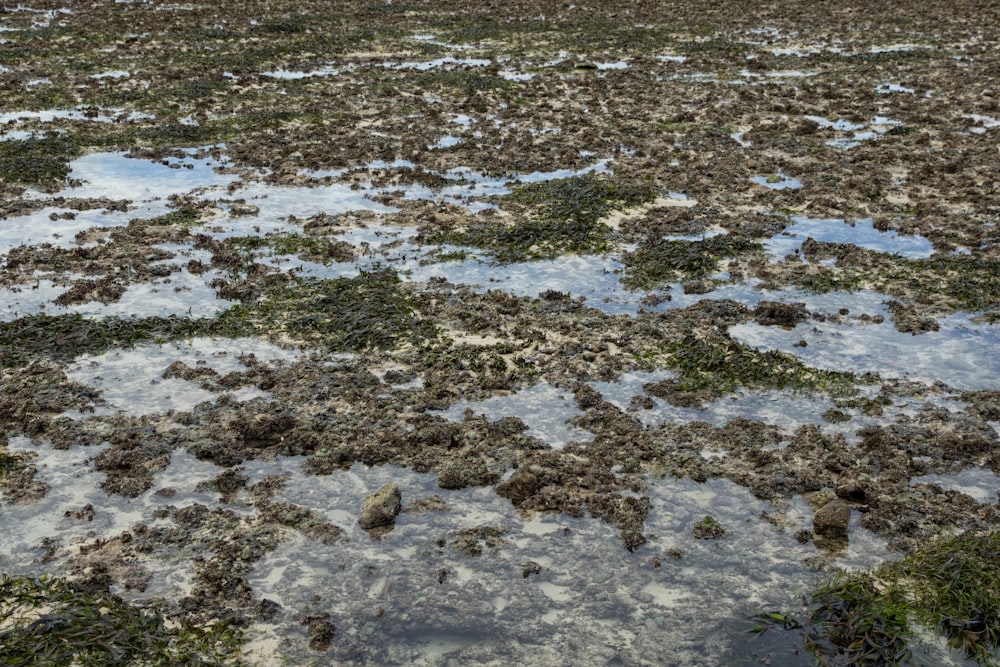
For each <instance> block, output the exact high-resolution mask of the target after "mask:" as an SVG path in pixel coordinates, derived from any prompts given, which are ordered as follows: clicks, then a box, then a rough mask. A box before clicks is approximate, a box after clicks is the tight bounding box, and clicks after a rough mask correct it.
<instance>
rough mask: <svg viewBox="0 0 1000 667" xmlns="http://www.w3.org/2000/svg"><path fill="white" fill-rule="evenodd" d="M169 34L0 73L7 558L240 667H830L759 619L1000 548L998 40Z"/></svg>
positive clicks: (619, 31)
mask: <svg viewBox="0 0 1000 667" xmlns="http://www.w3.org/2000/svg"><path fill="white" fill-rule="evenodd" d="M132 4H134V5H135V6H134V7H133V6H132ZM148 4H149V3H130V4H129V6H130V9H129V10H128V11H129V12H131V13H134V14H135V15H136V16H137V17H139V16H141V17H142V18H143V19H144V20H148V21H149V22H150V23H149V25H146V26H144V27H143V30H146V29H147V28H148V30H149V31H151V32H141V33H139V34H138V35H137V36H131V37H128V41H124V42H121V43H119V42H120V41H121V40H119V39H118V37H114V38H112V37H111V36H108V40H110V41H107V40H106V41H107V44H108V47H107V49H106V50H102V51H100V53H101V54H103V55H102V56H101V58H100V62H91V61H90V60H86V59H81V60H80V63H81V64H80V66H79V67H78V68H77V69H78V70H79V71H77V69H73V68H70V69H69V70H65V71H64V69H62V65H58V63H57V61H58V57H57V56H54V55H49V56H45V58H43V59H42V60H40V61H39V62H43V61H44V63H46V65H45V67H50V68H52V70H53V71H42V70H43V69H44V68H42V67H41V66H39V67H35V66H32V65H30V63H29V64H21V65H18V64H16V63H15V62H13V61H11V63H10V64H9V65H8V64H7V61H4V62H5V64H4V66H3V67H0V76H2V77H4V78H5V81H6V80H7V79H10V81H11V82H13V81H15V80H16V84H17V85H16V86H14V87H12V90H13V89H16V90H18V91H21V92H19V93H17V96H16V99H15V100H14V101H13V102H12V104H13V106H12V107H11V110H9V111H8V110H6V109H5V112H4V113H3V114H0V139H2V141H0V170H2V172H3V177H4V178H3V183H2V186H3V193H4V200H3V203H4V208H3V209H2V211H0V265H2V267H3V273H2V278H0V326H2V327H3V333H2V339H0V425H2V427H3V436H0V437H2V439H0V444H2V445H3V446H2V448H0V492H2V493H3V496H2V498H3V499H2V501H0V526H2V528H3V530H0V567H2V569H3V571H4V572H5V573H7V574H11V575H22V574H28V575H40V574H43V573H51V574H53V575H56V576H64V577H68V578H69V579H71V580H73V581H75V582H77V583H78V584H79V585H80V586H81V587H83V588H85V589H86V590H90V591H101V592H107V593H111V594H114V595H118V596H121V597H122V598H124V599H126V600H129V601H134V602H137V603H141V604H142V605H147V606H149V607H150V608H152V609H155V610H157V611H159V612H161V613H164V614H166V615H167V617H169V618H183V619H186V620H189V621H192V622H195V623H197V624H201V625H211V624H213V623H217V622H219V621H227V622H233V623H234V624H235V625H237V626H239V627H241V628H242V629H243V631H244V644H243V649H242V651H243V657H244V659H245V660H246V661H247V662H249V663H250V664H261V665H264V664H273V663H275V662H278V661H285V662H288V663H296V664H299V663H302V664H310V663H315V664H334V663H336V664H428V665H447V664H472V663H475V664H510V663H511V662H514V661H522V662H529V663H531V664H553V665H555V664H568V663H572V664H588V665H589V664H594V665H614V664H625V665H633V664H634V665H645V664H678V665H698V664H757V663H759V662H766V661H769V660H770V661H773V663H774V664H777V663H778V662H782V664H811V661H812V659H813V658H812V655H811V654H809V653H808V652H807V651H805V647H804V644H803V637H802V635H801V633H799V634H796V633H794V632H793V633H791V634H789V635H788V636H787V637H785V636H784V635H781V637H785V639H776V637H777V636H778V635H776V634H775V633H773V632H772V633H765V634H764V635H763V637H764V638H763V639H762V638H759V637H757V638H756V639H755V637H756V635H750V634H747V630H749V629H751V628H752V624H751V623H749V622H748V621H747V619H748V618H749V617H750V616H752V615H754V614H757V613H759V612H762V611H765V610H781V611H782V612H783V613H784V612H789V613H793V614H797V613H798V612H797V610H799V609H801V608H802V600H803V599H804V598H808V596H809V595H810V594H811V591H813V590H814V587H815V586H816V585H817V583H818V582H820V581H822V580H824V579H825V578H826V577H828V576H829V575H831V574H833V573H835V572H838V571H842V570H849V571H856V570H858V569H860V568H866V567H870V566H874V565H876V564H878V563H880V562H884V561H887V560H895V559H898V558H900V557H902V556H903V555H905V554H909V553H912V552H914V551H915V550H918V549H919V548H921V547H923V546H925V545H926V544H927V543H929V542H931V541H932V540H933V539H934V538H935V537H938V536H942V535H951V534H957V533H962V532H965V533H968V534H973V533H976V532H977V531H988V530H993V529H995V527H996V525H997V524H998V523H1000V511H998V507H997V501H998V496H997V493H998V490H1000V484H998V478H997V472H998V471H1000V430H998V428H1000V427H998V424H1000V409H998V407H997V405H998V404H997V400H998V399H997V396H998V391H1000V386H998V383H997V377H1000V366H998V362H997V354H996V350H997V349H1000V338H998V329H997V325H996V324H995V321H996V317H997V313H998V304H997V301H996V295H997V294H998V293H1000V285H998V284H997V282H996V276H997V275H998V271H997V265H996V262H997V261H998V260H997V255H996V248H997V245H996V238H995V228H996V220H995V212H996V205H995V201H994V195H995V193H993V192H992V190H991V189H990V187H989V184H990V183H992V182H993V180H995V179H993V175H994V174H993V172H992V171H991V169H992V165H993V164H994V163H995V146H994V145H993V144H994V143H995V142H994V140H995V133H996V129H995V128H996V126H997V122H996V120H995V118H996V117H997V111H996V103H995V102H993V101H992V100H993V98H992V96H988V95H985V93H984V94H982V95H980V94H979V93H980V91H981V90H982V89H983V85H981V84H979V83H975V84H974V85H973V84H972V83H970V82H978V81H980V80H983V79H984V77H987V75H988V74H989V72H991V71H994V70H993V69H991V67H992V66H993V65H995V53H997V52H1000V50H997V49H993V48H992V47H993V46H995V41H996V39H995V35H993V34H992V31H993V28H994V26H990V22H989V21H984V20H979V19H978V18H977V21H976V22H975V28H976V30H975V31H972V32H975V35H973V36H970V34H966V33H967V32H969V30H971V28H968V26H967V25H966V24H964V23H962V22H961V21H957V19H955V20H953V18H952V15H951V14H949V15H948V16H947V17H945V19H947V20H933V21H931V20H928V21H926V22H924V23H923V26H924V28H925V29H926V34H925V32H921V31H916V32H914V34H913V35H907V34H898V35H895V34H894V36H893V40H892V41H891V43H886V41H885V40H884V39H882V38H881V37H879V36H878V34H877V33H872V34H867V33H865V34H864V35H859V34H856V33H855V32H854V31H853V30H847V29H846V28H845V26H840V25H827V23H829V21H830V17H829V16H826V15H824V17H823V18H822V21H820V22H819V23H818V24H817V23H810V21H813V20H815V17H812V18H810V17H811V16H812V14H811V11H812V9H811V8H804V9H803V10H802V11H801V12H798V11H796V12H794V13H790V14H785V10H781V11H779V9H778V8H775V9H774V12H776V13H774V16H773V18H774V20H775V21H777V22H778V23H780V24H781V26H780V27H775V26H774V25H768V24H764V25H761V24H760V22H761V21H762V20H758V19H755V18H753V17H750V16H747V15H746V12H745V11H742V10H741V11H738V12H735V13H733V15H732V16H730V17H727V18H726V19H725V20H724V21H723V20H721V19H720V16H719V15H714V14H713V15H712V16H703V9H704V8H699V10H698V12H696V13H695V14H692V15H691V16H690V17H689V19H690V21H689V22H685V20H683V19H682V18H678V17H676V16H671V17H663V16H653V15H651V16H643V17H642V18H641V19H640V18H638V17H637V18H636V19H635V21H633V20H632V19H631V18H629V19H627V20H626V19H623V18H622V16H621V15H616V16H615V17H613V18H614V20H611V19H610V18H608V19H607V21H605V20H604V19H601V21H603V22H602V23H601V25H600V26H599V29H595V30H591V29H590V28H586V26H585V25H584V24H585V23H587V21H580V20H577V19H573V18H572V17H571V16H570V14H572V13H573V12H574V11H576V9H574V7H567V8H563V9H561V10H558V11H557V14H559V16H558V17H556V18H553V17H547V18H541V19H538V20H537V21H535V20H532V21H528V22H527V23H525V21H523V20H522V19H523V18H524V17H522V16H518V15H517V11H518V10H517V9H516V8H515V7H513V6H512V7H504V8H496V7H494V8H490V9H483V8H477V10H476V11H477V12H485V13H484V14H483V17H482V18H483V19H484V20H483V21H482V22H474V21H473V19H472V18H470V16H471V15H466V14H463V13H461V12H459V13H453V10H454V9H455V8H454V7H450V6H449V7H441V8H438V9H439V10H440V16H445V15H447V16H449V17H450V19H449V20H453V21H456V22H458V23H456V24H455V25H452V24H451V23H448V22H444V23H441V21H442V19H441V18H440V16H438V15H437V14H434V13H430V14H428V13H426V12H424V10H423V9H419V8H411V9H410V10H407V12H399V13H398V14H397V13H396V12H395V11H390V9H391V8H389V7H388V6H387V7H386V8H381V9H380V8H375V7H373V6H367V5H366V6H365V7H360V8H354V9H351V7H346V6H345V8H344V11H345V12H348V13H349V14H350V16H351V17H352V18H351V21H348V23H350V24H351V25H358V26H367V25H369V24H371V25H378V26H389V25H394V26H395V27H394V28H393V29H392V30H389V29H385V30H383V28H375V27H372V28H371V31H369V32H364V35H359V34H354V33H351V32H348V33H341V32H336V31H335V32H336V34H338V35H340V37H339V38H342V39H343V42H336V43H334V42H326V41H323V42H322V43H320V42H316V44H315V45H312V46H310V48H309V49H305V50H304V47H303V46H302V43H301V42H300V41H297V40H301V39H302V38H303V36H308V37H309V39H310V40H317V39H319V40H321V41H322V40H323V39H325V37H323V35H326V34H327V33H325V32H324V31H325V30H329V29H330V27H329V26H327V25H326V21H327V20H328V19H324V18H323V16H325V14H326V13H328V12H326V10H325V9H324V10H323V11H322V12H319V13H317V14H316V15H312V14H308V13H307V14H299V13H295V14H289V15H288V16H281V17H271V16H268V17H266V18H265V17H264V16H263V15H260V16H257V15H254V14H253V13H252V10H245V9H240V10H238V11H235V14H234V16H225V17H223V16H216V17H215V19H218V20H217V21H216V22H215V23H212V22H210V23H207V24H205V25H201V24H199V25H198V28H197V38H196V39H194V41H191V40H192V37H191V35H187V36H186V37H179V36H174V35H172V33H170V31H171V30H174V29H175V28H172V27H169V25H172V24H169V23H168V27H163V26H161V25H160V24H159V21H160V20H161V18H162V17H163V16H168V17H171V18H172V19H176V21H179V22H181V23H182V24H184V25H187V22H188V21H191V20H193V19H192V18H191V17H192V16H195V15H197V16H201V13H202V12H205V13H208V14H212V13H213V12H216V9H213V8H210V7H197V5H198V3H195V5H193V6H192V7H195V8H196V9H197V11H188V10H182V8H180V7H171V6H165V5H164V6H157V7H155V8H154V7H152V6H149V7H147V5H148ZM383 9H384V10H385V11H383ZM583 9H584V8H581V9H580V11H581V12H582V11H583ZM932 9H933V8H931V9H927V11H931V10H932ZM355 10H356V11H355ZM606 10H607V8H605V7H598V6H594V7H589V8H587V9H586V11H587V12H588V14H587V15H588V16H591V15H593V16H592V18H594V17H598V16H604V15H605V11H606ZM633 10H635V11H638V9H637V8H630V10H629V11H630V12H631V11H633ZM94 11H97V10H94ZM123 11H124V10H123ZM436 11H437V10H436ZM554 11H555V10H554ZM247 12H250V13H247ZM351 12H353V13H351ZM491 12H492V13H498V14H499V15H497V16H493V15H492V14H491ZM511 12H513V14H511ZM643 12H652V13H653V14H655V12H656V10H655V8H654V9H644V10H643ZM567 13H568V14H567ZM404 14H406V16H403V15H404ZM474 14H475V16H479V14H478V13H474ZM916 14H918V15H919V14H920V12H916ZM89 15H90V14H89V13H88V12H76V11H66V12H34V11H32V12H28V11H27V9H25V10H24V11H17V12H8V13H7V14H6V15H4V24H5V29H4V40H0V53H3V49H9V48H10V44H11V43H13V42H15V41H16V42H17V47H18V48H22V47H23V48H28V47H29V46H31V45H30V44H28V43H27V41H30V40H31V39H33V38H32V37H31V35H32V34H33V31H38V30H42V29H43V28H45V29H47V30H56V31H59V30H62V29H64V28H65V27H66V26H69V25H75V23H74V22H81V26H83V27H86V28H87V29H88V30H90V32H93V30H96V29H98V28H100V25H103V24H96V26H95V25H89V24H87V25H84V24H86V22H87V21H89V20H90V19H89ZM213 15H214V14H213ZM374 15H377V16H378V21H375V22H374V23H371V22H372V20H373V19H372V17H373V16H374ZM511 18H517V19H518V20H516V21H511V20H510V19H511ZM891 18H892V17H891V16H890V17H888V18H885V17H883V19H884V20H887V21H888V20H889V19H891ZM43 19H44V20H43ZM404 19H405V20H404ZM668 19H669V20H668ZM883 19H879V20H883ZM938 19H941V17H938ZM198 20H199V21H200V20H201V19H198ZM213 20H214V19H213ZM589 20H590V19H588V21H589ZM469 21H473V23H468V22H469ZM240 22H243V23H245V25H242V24H241V25H242V27H239V28H237V27H236V25H237V23H240ZM729 22H735V24H738V25H733V26H732V27H726V28H724V27H723V26H728V25H729ZM799 22H802V24H801V25H799ZM7 23H10V24H11V27H10V28H9V29H6V25H7ZM43 23H44V24H46V25H42V24H43ZM764 23H768V22H764ZM49 24H52V25H49ZM314 24H315V25H314ZM320 24H323V25H324V26H326V27H324V28H322V29H320V28H317V27H316V26H319V25H320ZM890 24H891V25H893V26H896V25H897V23H896V22H894V21H890ZM207 25H215V27H214V28H210V29H209V28H206V26H207ZM158 26H159V27H158ZM456 26H458V27H456ZM574 26H575V27H574ZM713 26H714V27H713ZM817 26H820V27H822V30H818V28H817ZM984 26H985V27H984ZM369 27H370V26H369ZM342 28H343V27H342V26H341V27H339V28H337V29H336V30H337V31H340V30H342ZM100 29H101V30H103V28H100ZM192 29H193V28H192ZM164 30H165V31H166V32H162V31H164ZM983 30H985V31H986V32H987V33H989V34H988V35H986V36H983V35H982V34H980V32H982V31H983ZM156 31H161V32H162V34H160V37H158V38H157V39H156V40H155V41H150V35H152V34H153V33H154V32H156ZM566 31H568V32H566ZM574 31H583V33H581V34H577V33H576V32H574ZM904 32H905V30H904ZM937 32H941V33H942V34H941V35H937ZM88 34H89V33H88ZM157 34H159V33H157ZM230 34H232V35H237V41H238V42H239V49H238V51H235V52H234V54H238V57H236V56H234V57H233V58H229V57H226V58H223V59H222V60H221V61H220V62H217V63H216V62H214V61H212V62H207V61H206V62H201V61H199V63H200V64H199V65H198V67H199V68H201V69H199V71H202V72H203V73H204V74H205V76H204V77H202V76H201V75H199V78H192V75H191V73H190V71H189V70H188V69H187V67H188V65H182V64H181V63H182V62H189V59H190V58H195V59H196V60H197V59H205V58H214V57H215V56H211V55H210V52H212V49H216V48H218V49H222V50H223V51H225V50H226V49H229V48H231V45H230V44H229V42H226V41H225V40H220V36H222V35H230ZM262 35H263V36H264V37H263V38H262V37H261V36H262ZM927 35H937V36H935V37H934V38H933V39H931V37H927ZM807 36H808V37H807ZM175 37H176V38H175ZM973 37H974V39H973ZM339 38H338V39H339ZM26 40H27V41H26ZM185 40H187V41H191V44H192V48H193V50H192V51H191V52H189V53H187V55H184V54H182V53H180V52H177V53H174V52H173V46H171V45H172V44H180V43H186V41H185ZM241 40H242V41H241ZM359 40H360V41H359ZM924 40H931V42H932V43H928V44H924V43H922V42H923V41H924ZM49 41H50V40H49V37H46V38H45V42H44V43H46V44H47V43H49ZM64 42H65V43H66V44H70V45H75V46H72V47H71V48H72V49H76V50H79V49H81V48H83V47H81V46H80V45H79V44H78V43H77V42H75V41H73V39H71V38H69V37H67V39H66V40H63V42H60V43H64ZM133 42H135V44H133ZM263 43H268V44H271V45H272V46H273V47H274V48H273V49H272V50H271V51H269V52H268V53H270V55H262V52H261V53H258V46H259V45H261V44H263ZM233 44H236V42H233ZM251 44H254V45H257V46H254V47H253V48H250V47H249V46H248V45H251ZM203 45H211V49H208V50H203V49H202V46H203ZM623 45H627V46H623ZM138 46H143V48H146V47H148V48H149V49H152V51H151V52H150V53H154V52H157V53H155V55H157V57H156V58H154V59H152V60H150V59H149V58H150V55H149V53H146V52H145V51H142V50H141V49H137V48H133V47H138ZM35 47H38V45H35ZM39 48H40V47H39ZM67 48H70V47H67ZM207 48H208V47H206V49H207ZM161 50H162V51H164V53H162V54H161V53H158V51H161ZM84 51H86V52H87V53H90V51H89V50H86V49H84ZM45 52H46V53H48V51H45ZM127 52H128V53H132V55H129V56H128V57H124V56H122V54H123V53H127ZM91 55H93V54H91ZM161 56H162V57H161ZM186 59H187V60H186ZM22 70H23V71H22ZM57 70H58V71H57ZM161 70H162V71H163V72H166V73H167V77H166V78H162V79H161V78H159V77H160V75H159V74H157V72H159V71H161ZM966 70H968V71H966ZM887 71H891V72H892V76H891V77H887V76H886V72H887ZM845 73H849V76H845ZM970 86H971V87H970ZM966 88H968V89H969V91H971V90H972V89H973V88H975V91H974V92H975V94H972V93H969V94H966V93H968V91H967V90H966ZM26 91H27V92H26ZM31 91H36V92H31ZM39 91H40V92H39ZM45 91H48V92H45ZM60 91H62V92H66V91H72V97H70V96H64V97H66V99H63V97H60V95H61V94H62V93H61V92H60ZM155 91H167V92H165V93H163V95H164V97H163V98H162V99H160V98H159V97H156V98H154V97H153V96H154V95H160V93H158V92H155ZM174 135H176V136H174ZM952 156H954V157H952ZM390 485H395V488H396V490H398V492H399V496H400V505H401V507H400V508H398V509H397V508H393V507H391V503H390V507H389V510H388V513H389V516H388V518H385V517H383V520H382V522H381V525H376V526H375V527H371V528H368V529H365V528H362V527H361V524H360V523H359V519H362V517H363V515H364V516H365V519H364V520H365V521H367V517H368V514H369V509H370V508H369V507H368V506H367V505H366V502H367V501H366V499H367V498H369V497H370V496H371V494H374V493H376V492H379V491H380V489H381V490H383V491H386V490H387V488H390ZM389 497H390V499H391V497H392V494H391V493H390V494H389ZM831 517H832V518H831ZM366 525H368V524H366ZM796 617H797V618H804V617H800V616H796ZM3 630H4V625H3V621H0V631H3ZM924 643H925V644H926V646H922V647H921V648H920V649H919V650H918V654H920V655H922V656H931V661H932V662H935V661H936V662H937V663H940V664H947V663H954V664H961V663H962V662H963V658H962V656H960V655H959V654H958V653H955V652H949V651H948V650H947V649H945V648H943V647H941V646H940V643H939V642H938V643H936V640H926V641H925V642H924Z"/></svg>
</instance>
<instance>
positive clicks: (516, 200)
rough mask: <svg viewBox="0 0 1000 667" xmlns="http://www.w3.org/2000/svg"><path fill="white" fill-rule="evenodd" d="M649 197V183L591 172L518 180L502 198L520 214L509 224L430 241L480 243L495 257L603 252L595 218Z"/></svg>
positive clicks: (607, 236) (605, 240)
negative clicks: (622, 181)
mask: <svg viewBox="0 0 1000 667" xmlns="http://www.w3.org/2000/svg"><path fill="white" fill-rule="evenodd" d="M654 196H655V192H654V191H653V190H651V189H650V188H646V187H640V186H633V185H626V184H620V183H616V182H614V181H611V180H606V179H602V178H599V177H597V176H594V175H591V174H587V175H583V176H572V177H570V178H562V179H555V180H551V181H545V182H543V183H532V184H529V185H522V186H519V187H517V188H515V189H514V190H513V192H511V193H510V194H509V195H507V196H506V197H505V200H506V201H507V202H509V203H510V204H511V205H513V207H514V208H515V209H516V210H517V211H518V212H520V213H521V217H520V218H519V219H518V220H517V222H515V223H514V224H512V225H497V224H492V225H490V224H478V225H474V226H472V227H471V228H470V229H469V230H467V231H465V232H449V233H446V234H438V235H436V236H433V237H431V239H430V241H431V242H432V243H441V244H449V245H455V246H471V247H475V248H481V249H483V250H486V251H488V252H489V253H490V254H491V255H493V257H495V258H496V259H497V260H499V261H501V262H518V261H529V260H539V259H551V258H553V257H557V256H559V255H562V254H593V253H601V252H606V251H608V250H610V249H611V247H612V244H611V228H610V227H608V226H607V225H606V224H604V223H603V222H601V218H603V217H605V216H606V215H608V214H609V213H611V212H612V211H614V210H615V209H618V208H625V207H629V206H636V205H639V204H643V203H645V202H648V201H651V200H652V199H653V198H654Z"/></svg>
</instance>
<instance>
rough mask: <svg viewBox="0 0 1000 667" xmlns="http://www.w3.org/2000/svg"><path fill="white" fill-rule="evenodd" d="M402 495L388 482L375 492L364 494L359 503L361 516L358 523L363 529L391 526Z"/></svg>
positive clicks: (394, 520) (396, 487) (400, 505)
mask: <svg viewBox="0 0 1000 667" xmlns="http://www.w3.org/2000/svg"><path fill="white" fill-rule="evenodd" d="M402 500H403V495H402V494H401V493H400V492H399V487H398V486H396V485H395V484H392V483H389V484H386V485H385V486H383V487H382V488H381V489H379V490H378V491H376V492H375V493H373V494H371V495H369V496H366V497H365V501H364V503H362V505H361V516H360V517H358V523H359V524H361V527H362V528H364V529H366V530H367V529H369V528H378V527H380V526H391V525H393V524H394V523H395V522H396V515H397V514H399V510H400V508H401V507H402Z"/></svg>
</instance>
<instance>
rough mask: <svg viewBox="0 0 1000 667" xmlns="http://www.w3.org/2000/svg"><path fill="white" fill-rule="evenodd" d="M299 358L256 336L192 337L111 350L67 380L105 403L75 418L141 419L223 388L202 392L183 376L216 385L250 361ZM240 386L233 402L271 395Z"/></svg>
mask: <svg viewBox="0 0 1000 667" xmlns="http://www.w3.org/2000/svg"><path fill="white" fill-rule="evenodd" d="M298 354H299V353H297V352H294V351H290V350H285V349H282V348H279V347H277V346H274V345H271V344H269V343H265V342H263V341H260V340H257V339H252V338H237V339H219V340H213V339H211V338H194V339H191V340H189V341H186V342H174V343H165V344H163V345H139V346H136V347H135V348H133V349H130V350H122V349H117V350H111V351H110V352H107V353H105V354H101V355H96V356H95V355H83V356H81V357H78V358H77V359H76V360H75V361H74V362H73V363H72V364H71V365H70V366H69V367H68V368H67V369H66V376H67V378H69V379H70V380H71V381H73V382H79V383H80V384H85V385H88V386H91V387H93V388H95V389H97V390H98V391H100V392H101V398H102V402H101V403H100V404H96V405H94V406H92V407H93V412H90V411H88V412H87V413H86V414H81V413H77V412H75V413H72V416H75V417H77V418H80V417H84V416H86V415H87V414H99V415H101V414H114V413H116V412H122V413H124V414H128V415H135V416H139V415H145V414H155V413H163V412H167V411H170V410H174V411H185V410H190V409H191V408H193V407H194V406H196V405H197V404H199V403H201V402H203V401H214V400H215V399H217V398H218V397H219V395H220V394H221V393H222V390H221V388H219V389H206V388H203V387H202V386H200V385H199V384H197V383H196V382H192V381H189V380H187V379H184V378H183V377H180V376H179V375H181V374H185V373H190V371H192V370H193V371H194V374H193V376H195V377H197V376H199V375H200V376H204V378H205V379H206V380H208V381H209V382H212V381H217V380H219V379H220V378H223V377H224V376H226V375H229V374H232V373H236V374H239V373H242V372H246V371H247V370H248V366H247V361H246V360H248V359H253V360H256V361H263V362H265V363H270V364H274V363H287V362H290V361H292V360H294V359H295V358H296V357H297V356H298ZM248 384H249V385H250V386H247V385H248ZM236 386H238V387H239V388H238V389H236V390H235V391H232V392H231V396H232V397H233V398H234V399H235V400H249V399H251V398H257V397H262V396H267V394H266V392H263V391H261V390H259V389H256V388H255V387H253V386H252V383H238V384H237V385H236Z"/></svg>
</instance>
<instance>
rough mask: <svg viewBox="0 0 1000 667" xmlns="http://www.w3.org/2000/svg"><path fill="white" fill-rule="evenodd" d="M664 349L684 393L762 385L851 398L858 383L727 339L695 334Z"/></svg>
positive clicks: (852, 377) (836, 373) (831, 372)
mask: <svg viewBox="0 0 1000 667" xmlns="http://www.w3.org/2000/svg"><path fill="white" fill-rule="evenodd" d="M665 351H666V353H667V354H668V355H669V356H670V360H671V362H672V365H673V366H674V367H675V368H676V369H677V377H676V378H675V380H674V382H675V383H676V387H677V389H678V390H680V391H688V392H693V391H709V392H712V393H713V394H716V395H722V394H726V393H729V392H732V391H735V390H736V389H738V388H739V387H759V388H764V389H796V390H799V389H801V390H817V391H825V392H828V393H830V394H832V395H848V394H851V393H854V391H855V390H854V383H855V381H856V380H857V378H855V376H853V375H852V374H850V373H838V372H834V371H825V370H819V369H815V368H812V367H810V366H807V365H805V364H803V363H802V362H801V361H799V360H798V359H796V358H795V357H793V356H791V355H789V354H785V353H783V352H779V351H777V350H767V351H760V350H755V349H753V348H751V347H747V346H746V345H743V344H741V343H739V342H737V341H735V340H733V339H732V338H729V337H728V336H715V335H713V336H701V335H697V334H694V333H691V334H688V335H686V336H684V337H683V338H682V339H680V340H678V341H675V342H673V343H670V344H668V345H667V346H666V350H665Z"/></svg>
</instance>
